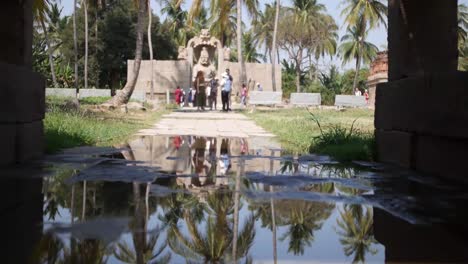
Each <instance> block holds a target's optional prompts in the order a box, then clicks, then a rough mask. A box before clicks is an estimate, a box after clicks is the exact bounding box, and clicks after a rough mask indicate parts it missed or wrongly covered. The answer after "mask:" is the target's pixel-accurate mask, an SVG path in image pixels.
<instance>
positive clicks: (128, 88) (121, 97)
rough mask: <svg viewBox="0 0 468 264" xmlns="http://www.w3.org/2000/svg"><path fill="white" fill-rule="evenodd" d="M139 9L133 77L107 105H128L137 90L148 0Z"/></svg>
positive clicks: (141, 1)
mask: <svg viewBox="0 0 468 264" xmlns="http://www.w3.org/2000/svg"><path fill="white" fill-rule="evenodd" d="M138 7H139V8H138V22H137V38H136V49H135V61H134V62H133V76H132V78H131V79H130V80H127V83H126V84H125V87H124V88H123V89H122V90H120V91H119V92H118V93H117V94H116V95H115V96H114V97H112V98H111V99H110V100H109V101H107V103H110V104H112V105H114V106H118V105H122V104H126V103H128V101H129V100H130V97H131V96H132V93H133V90H135V84H136V81H137V79H138V74H139V73H140V65H141V52H142V49H143V31H144V27H143V26H144V25H143V24H144V20H145V16H146V14H145V11H146V0H139V5H138Z"/></svg>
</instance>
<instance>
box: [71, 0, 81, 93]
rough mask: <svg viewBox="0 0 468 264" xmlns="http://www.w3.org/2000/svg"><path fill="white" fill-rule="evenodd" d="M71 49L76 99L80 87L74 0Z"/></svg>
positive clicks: (74, 2)
mask: <svg viewBox="0 0 468 264" xmlns="http://www.w3.org/2000/svg"><path fill="white" fill-rule="evenodd" d="M73 50H74V52H75V89H76V99H78V100H79V99H80V88H78V43H77V36H76V0H73Z"/></svg>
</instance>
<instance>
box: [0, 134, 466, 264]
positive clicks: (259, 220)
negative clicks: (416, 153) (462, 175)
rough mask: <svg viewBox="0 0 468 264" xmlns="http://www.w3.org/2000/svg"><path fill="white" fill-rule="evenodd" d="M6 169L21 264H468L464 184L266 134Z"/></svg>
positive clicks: (182, 141)
mask: <svg viewBox="0 0 468 264" xmlns="http://www.w3.org/2000/svg"><path fill="white" fill-rule="evenodd" d="M5 174H7V175H10V176H11V177H5V179H4V180H3V182H4V184H3V186H4V188H5V189H7V188H8V189H9V190H10V191H11V190H16V191H15V192H14V193H15V194H14V196H13V197H14V198H15V199H11V197H10V201H16V204H15V203H14V202H13V203H10V204H7V206H6V208H8V206H10V207H11V208H19V209H18V210H17V212H16V213H14V214H9V213H6V220H7V225H6V227H7V229H8V226H14V228H11V229H10V230H7V237H9V236H11V237H12V238H13V239H12V240H11V241H12V242H11V243H10V245H9V247H7V249H8V251H6V252H8V256H11V257H10V259H16V260H20V259H23V260H28V261H32V262H33V263H206V262H208V263H233V262H237V263H351V262H365V263H385V262H465V261H466V260H467V259H468V258H467V253H466V248H468V244H467V242H466V236H463V234H466V227H465V226H466V224H464V221H465V219H466V218H463V216H466V211H464V212H465V213H464V214H463V213H461V212H463V209H462V208H464V207H463V206H464V204H465V203H466V202H467V200H468V197H467V195H466V191H465V189H464V188H463V187H462V186H459V185H454V184H447V183H443V182H441V181H439V180H437V179H435V178H431V177H428V176H425V175H417V174H415V173H413V172H409V171H404V170H400V169H397V168H393V167H387V166H383V165H381V164H376V163H367V162H356V163H354V164H347V165H343V164H339V163H337V162H335V161H333V160H331V159H330V158H328V157H324V156H318V155H302V156H298V155H291V154H289V153H285V152H284V151H282V150H281V146H280V145H279V144H277V143H276V142H275V141H273V140H272V139H269V138H264V137H257V138H256V137H253V138H248V139H247V138H207V137H195V136H167V137H162V136H142V137H137V138H135V139H133V140H131V141H129V142H128V143H127V144H124V145H122V146H120V148H89V147H84V148H77V149H72V150H68V151H66V152H64V153H63V154H60V155H55V156H50V157H47V158H46V160H45V161H44V162H41V163H39V164H33V165H31V166H30V167H28V168H23V169H21V170H20V169H18V168H16V169H10V170H6V171H5ZM44 175H46V176H44ZM4 195H5V194H4ZM25 197H26V198H25ZM25 237H27V238H28V239H24V238H25ZM26 240H27V241H28V243H24V241H26ZM7 259H9V258H7ZM16 263H21V261H20V262H16Z"/></svg>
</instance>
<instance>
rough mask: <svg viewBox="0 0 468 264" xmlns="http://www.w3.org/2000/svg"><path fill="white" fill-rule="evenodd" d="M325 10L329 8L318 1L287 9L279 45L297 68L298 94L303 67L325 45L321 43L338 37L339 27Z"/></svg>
mask: <svg viewBox="0 0 468 264" xmlns="http://www.w3.org/2000/svg"><path fill="white" fill-rule="evenodd" d="M325 11H326V9H325V6H324V5H322V4H318V3H317V1H316V0H312V1H309V0H294V1H293V6H292V7H288V8H285V11H284V18H283V17H282V19H281V23H280V28H279V31H278V32H279V38H278V42H279V45H280V46H281V48H282V49H284V50H285V51H286V52H287V53H288V55H289V58H290V59H291V60H292V61H293V62H294V65H295V67H296V68H295V72H296V89H297V92H300V84H301V82H300V76H301V73H302V71H303V69H302V68H303V64H304V63H305V62H306V61H307V60H308V59H309V58H310V56H311V54H314V53H315V52H316V49H317V47H320V46H321V45H322V44H320V43H323V42H327V41H328V42H329V40H330V39H333V38H335V37H336V29H337V27H336V25H335V23H334V20H333V19H331V17H330V16H328V15H326V14H325V13H324V12H325Z"/></svg>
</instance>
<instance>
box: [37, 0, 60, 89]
mask: <svg viewBox="0 0 468 264" xmlns="http://www.w3.org/2000/svg"><path fill="white" fill-rule="evenodd" d="M33 12H34V20H35V21H36V22H38V23H39V24H40V25H41V28H42V31H43V33H44V39H45V42H46V45H47V53H48V55H49V65H50V73H51V75H52V82H53V84H54V86H55V87H58V83H57V78H56V77H55V69H54V56H53V54H52V53H53V49H52V47H51V44H50V39H49V35H48V31H49V30H48V29H47V27H46V24H45V23H46V21H47V19H48V18H47V14H48V13H49V1H48V0H34V2H33Z"/></svg>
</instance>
